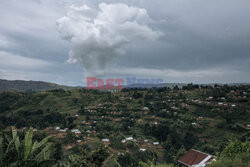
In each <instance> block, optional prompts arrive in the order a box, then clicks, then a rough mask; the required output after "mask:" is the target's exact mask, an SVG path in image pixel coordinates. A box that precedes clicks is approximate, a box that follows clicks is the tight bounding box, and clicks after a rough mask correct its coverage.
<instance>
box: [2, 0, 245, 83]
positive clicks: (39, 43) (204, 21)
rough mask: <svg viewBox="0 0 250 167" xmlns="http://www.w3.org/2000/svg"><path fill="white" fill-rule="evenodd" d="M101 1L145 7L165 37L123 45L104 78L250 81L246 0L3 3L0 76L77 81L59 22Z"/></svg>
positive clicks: (77, 71)
mask: <svg viewBox="0 0 250 167" xmlns="http://www.w3.org/2000/svg"><path fill="white" fill-rule="evenodd" d="M101 2H104V3H107V4H110V3H125V4H127V5H129V6H134V7H138V8H144V9H145V10H147V13H148V15H149V17H150V18H151V19H152V22H151V23H150V25H149V27H150V28H152V30H153V31H160V32H162V33H163V35H162V36H161V37H160V38H159V39H158V40H157V41H154V42H153V41H140V42H138V43H136V44H128V45H126V46H124V48H123V49H124V50H125V52H126V54H125V55H124V56H118V57H117V58H116V59H114V60H113V61H111V63H110V64H109V65H108V66H107V75H109V76H119V75H138V76H147V77H150V76H152V77H153V76H155V75H157V76H158V77H163V78H164V79H165V80H166V82H191V81H193V82H250V76H249V74H248V73H249V71H250V66H249V64H250V55H249V53H250V19H249V16H250V1H249V0H237V1H235V0H207V1H199V0H188V1H187V0H155V1H152V0H102V1H100V0H91V1H90V0H74V1H71V0H55V1H50V0H40V1H32V0H23V1H19V0H9V1H3V2H1V4H0V20H1V21H0V51H1V54H0V56H2V58H4V60H5V61H6V62H3V61H2V60H3V59H2V60H1V61H2V62H1V63H2V65H1V66H0V77H2V78H3V77H4V78H9V79H15V78H18V79H36V80H48V81H54V82H60V83H69V81H70V82H71V83H69V84H74V83H75V84H79V83H81V82H82V80H84V78H82V79H80V80H79V78H81V77H82V76H83V75H82V74H81V73H82V69H81V67H79V66H74V65H70V64H67V63H65V62H66V61H67V59H68V51H69V48H70V45H69V44H68V43H66V42H64V41H62V40H61V39H60V37H59V33H58V32H57V28H56V20H57V19H58V18H60V17H62V16H65V14H66V12H67V8H68V7H69V6H71V5H72V4H75V5H76V6H81V5H83V4H86V5H88V6H89V7H91V8H96V9H97V8H98V4H99V3H101ZM11 56H12V57H11ZM15 56H19V58H20V60H23V61H25V60H27V59H25V58H30V59H28V60H30V61H31V62H35V63H36V65H37V66H38V67H39V68H34V69H33V70H32V69H30V71H27V69H24V68H22V66H28V65H27V64H25V62H23V63H21V65H20V66H18V70H17V67H13V64H16V62H13V61H14V59H13V58H15ZM8 57H9V58H10V60H12V66H11V65H9V66H8V61H7V60H8V59H7V58H8ZM46 62H47V63H46ZM44 64H49V66H44ZM31 71H32V72H31ZM79 75H80V77H79Z"/></svg>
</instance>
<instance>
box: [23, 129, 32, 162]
mask: <svg viewBox="0 0 250 167" xmlns="http://www.w3.org/2000/svg"><path fill="white" fill-rule="evenodd" d="M32 137H33V128H32V127H30V129H29V131H28V132H27V133H26V135H25V138H24V160H27V159H28V157H29V155H30V152H31V148H32Z"/></svg>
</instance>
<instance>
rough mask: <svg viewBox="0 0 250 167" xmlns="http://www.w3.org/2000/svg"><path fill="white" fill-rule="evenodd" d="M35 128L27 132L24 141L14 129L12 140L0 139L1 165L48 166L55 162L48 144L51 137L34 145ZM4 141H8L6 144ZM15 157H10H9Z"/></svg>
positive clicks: (50, 146)
mask: <svg viewBox="0 0 250 167" xmlns="http://www.w3.org/2000/svg"><path fill="white" fill-rule="evenodd" d="M32 138H33V128H32V127H31V128H30V129H29V130H28V132H26V135H25V138H24V140H23V141H20V138H19V136H18V134H17V131H16V130H15V129H14V128H12V139H9V138H8V136H4V138H3V136H1V137H0V144H1V146H0V164H1V166H3V167H5V166H6V167H7V166H46V164H49V163H50V162H53V161H54V160H53V159H51V158H50V157H51V153H52V149H53V148H52V146H53V144H52V143H51V142H48V140H49V138H50V136H48V137H46V138H44V139H43V140H42V141H40V142H37V141H35V142H34V143H33V141H32ZM4 141H7V142H6V143H4ZM10 155H11V156H14V157H11V158H10V157H9V156H10Z"/></svg>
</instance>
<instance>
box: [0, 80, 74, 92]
mask: <svg viewBox="0 0 250 167" xmlns="http://www.w3.org/2000/svg"><path fill="white" fill-rule="evenodd" d="M73 88H76V87H70V86H65V85H58V84H55V83H49V82H43V81H23V80H13V81H12V80H5V79H0V91H29V90H30V91H47V90H54V89H66V90H68V89H73Z"/></svg>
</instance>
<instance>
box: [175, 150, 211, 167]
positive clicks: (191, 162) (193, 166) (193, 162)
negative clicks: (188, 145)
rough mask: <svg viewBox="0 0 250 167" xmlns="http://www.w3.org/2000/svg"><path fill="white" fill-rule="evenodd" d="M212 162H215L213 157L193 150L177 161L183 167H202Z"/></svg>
mask: <svg viewBox="0 0 250 167" xmlns="http://www.w3.org/2000/svg"><path fill="white" fill-rule="evenodd" d="M212 161H215V157H214V156H212V155H209V154H206V153H203V152H201V151H198V150H194V149H191V150H189V151H188V152H187V153H186V154H185V155H183V156H182V157H181V158H180V159H179V160H178V162H179V163H181V164H182V166H183V167H204V166H206V165H207V164H209V163H211V162H212Z"/></svg>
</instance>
